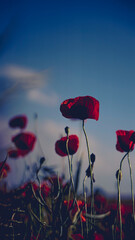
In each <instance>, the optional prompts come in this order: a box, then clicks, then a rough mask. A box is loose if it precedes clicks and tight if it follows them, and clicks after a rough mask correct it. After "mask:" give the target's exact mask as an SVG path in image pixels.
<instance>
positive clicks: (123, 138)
mask: <svg viewBox="0 0 135 240" xmlns="http://www.w3.org/2000/svg"><path fill="white" fill-rule="evenodd" d="M133 133H134V131H133V130H130V131H125V130H118V131H116V135H117V144H116V149H117V150H118V151H120V152H128V151H129V150H130V151H133V149H134V144H133V141H131V140H130V138H131V136H132V134H133Z"/></svg>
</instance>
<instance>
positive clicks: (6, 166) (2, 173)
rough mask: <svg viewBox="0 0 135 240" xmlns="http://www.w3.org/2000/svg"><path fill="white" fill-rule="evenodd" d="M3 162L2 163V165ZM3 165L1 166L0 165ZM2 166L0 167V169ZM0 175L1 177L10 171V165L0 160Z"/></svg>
mask: <svg viewBox="0 0 135 240" xmlns="http://www.w3.org/2000/svg"><path fill="white" fill-rule="evenodd" d="M3 164H4V165H3ZM2 166H3V167H2ZM1 168H2V169H1ZM0 169H1V171H0V172H1V176H2V178H5V177H7V174H8V172H10V166H9V165H8V164H7V163H4V162H0ZM1 176H0V177H1Z"/></svg>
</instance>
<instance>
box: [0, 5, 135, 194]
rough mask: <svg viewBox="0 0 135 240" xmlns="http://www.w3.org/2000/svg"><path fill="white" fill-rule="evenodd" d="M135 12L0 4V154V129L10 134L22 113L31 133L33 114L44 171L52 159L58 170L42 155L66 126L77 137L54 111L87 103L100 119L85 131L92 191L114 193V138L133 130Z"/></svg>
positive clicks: (129, 7) (125, 185)
mask: <svg viewBox="0 0 135 240" xmlns="http://www.w3.org/2000/svg"><path fill="white" fill-rule="evenodd" d="M134 11H135V4H134V3H133V1H126V0H124V1H111V0H110V1H99V0H95V1H66V0H65V1H51V0H48V1H47V0H45V1H34V0H33V1H7V0H5V1H4V0H3V1H1V3H0V34H1V36H2V41H1V42H0V83H1V85H0V86H1V87H0V99H2V100H1V105H0V107H1V114H0V115H1V128H0V129H1V142H4V143H3V145H2V146H4V147H5V145H4V144H5V142H6V141H8V142H10V140H3V139H4V137H3V129H4V128H5V129H6V131H9V132H10V130H9V129H8V119H9V118H10V117H12V116H14V115H16V114H20V113H25V114H26V115H27V116H28V118H29V119H30V124H29V128H31V129H32V127H33V120H32V117H33V114H34V113H35V112H37V113H38V116H39V120H38V124H39V138H41V139H42V142H43V148H44V151H45V154H47V157H48V163H47V164H48V165H49V163H51V164H53V163H54V160H52V159H54V158H55V159H57V160H56V161H57V162H58V164H59V161H61V160H58V157H57V156H56V154H55V151H54V149H53V150H52V152H50V151H49V150H50V148H53V147H54V143H55V140H57V138H58V137H59V136H60V135H61V134H64V132H63V129H64V127H65V126H66V125H69V126H70V127H71V129H72V131H73V133H80V123H79V122H72V121H70V120H67V119H64V118H63V117H62V115H61V113H60V111H59V106H60V103H61V102H62V101H63V100H65V99H67V98H72V97H77V96H85V95H90V96H93V97H95V98H97V99H98V100H99V102H100V117H99V121H97V122H96V121H94V120H88V121H87V123H86V130H87V133H88V136H89V141H90V146H91V151H92V152H95V154H96V155H97V160H96V164H95V175H96V179H97V180H96V186H97V187H98V186H100V187H102V188H104V189H105V191H107V192H109V191H110V192H115V190H116V189H115V171H116V170H117V168H118V167H119V161H120V159H121V158H122V156H123V154H121V153H119V152H117V151H116V150H115V144H116V134H115V131H116V130H118V129H124V130H131V129H133V130H135V123H134V119H135V111H134V106H135V104H134V103H135V99H134V91H135V80H134V78H135V68H134V63H135V44H134V42H135V15H134ZM3 96H4V97H3ZM43 129H44V131H43ZM49 129H50V131H49ZM52 129H53V133H52ZM43 132H44V133H45V134H46V136H45V135H44V136H43ZM11 134H12V133H11ZM6 136H7V137H8V136H9V135H8V133H7V135H6ZM48 139H49V140H48ZM47 141H49V142H47ZM46 146H47V147H46ZM4 147H3V148H4ZM48 149H49V150H48ZM80 151H81V150H80ZM82 151H84V152H85V146H84V147H83V149H82ZM134 158H135V154H134V152H133V153H132V156H131V159H133V161H134ZM20 161H21V160H20ZM22 161H23V160H22ZM86 162H87V159H85V160H84V163H83V170H82V171H84V170H85V168H86V167H87V163H86ZM16 164H18V163H16ZM125 166H126V165H125ZM96 169H97V170H96ZM123 171H124V173H125V174H124V177H123V185H122V191H123V193H129V192H130V187H129V182H128V181H129V180H128V179H129V176H128V169H127V166H126V167H125V169H123ZM82 178H83V176H82ZM124 179H125V180H124Z"/></svg>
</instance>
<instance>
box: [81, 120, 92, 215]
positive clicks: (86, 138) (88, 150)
mask: <svg viewBox="0 0 135 240" xmlns="http://www.w3.org/2000/svg"><path fill="white" fill-rule="evenodd" d="M82 128H83V132H84V135H85V140H86V145H87V152H88V161H89V167H90V189H91V215H92V214H93V210H94V190H93V176H92V166H91V161H90V149H89V143H88V137H87V134H86V131H85V128H84V120H83V124H82Z"/></svg>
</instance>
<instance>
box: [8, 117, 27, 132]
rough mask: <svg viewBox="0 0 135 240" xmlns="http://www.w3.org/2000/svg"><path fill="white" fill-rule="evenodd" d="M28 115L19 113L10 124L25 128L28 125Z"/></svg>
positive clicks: (12, 126)
mask: <svg viewBox="0 0 135 240" xmlns="http://www.w3.org/2000/svg"><path fill="white" fill-rule="evenodd" d="M27 122H28V120H27V117H26V116H25V115H19V116H16V117H13V118H12V119H10V121H9V126H10V127H11V128H17V127H19V128H22V129H23V128H25V127H26V125H27Z"/></svg>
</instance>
